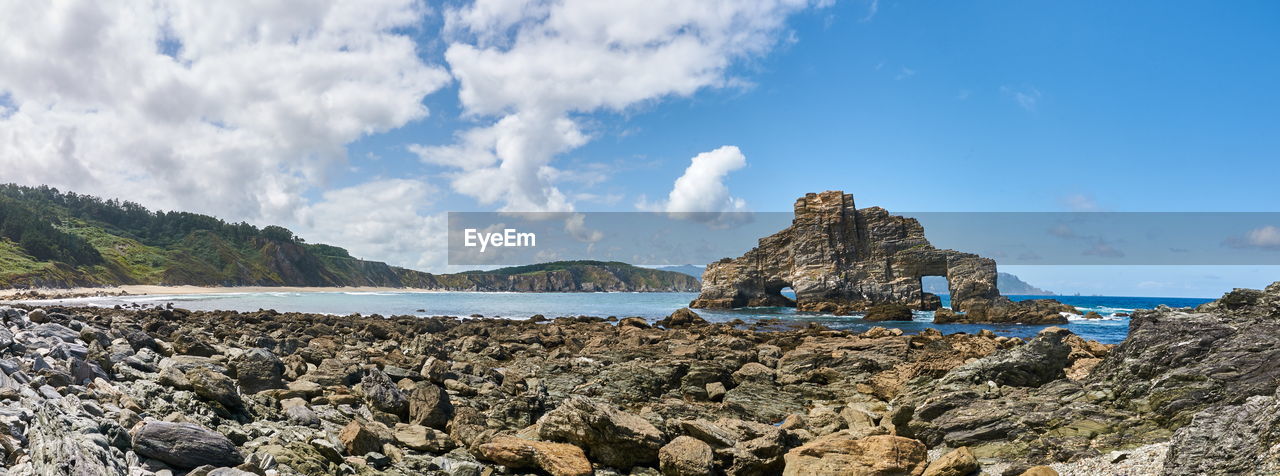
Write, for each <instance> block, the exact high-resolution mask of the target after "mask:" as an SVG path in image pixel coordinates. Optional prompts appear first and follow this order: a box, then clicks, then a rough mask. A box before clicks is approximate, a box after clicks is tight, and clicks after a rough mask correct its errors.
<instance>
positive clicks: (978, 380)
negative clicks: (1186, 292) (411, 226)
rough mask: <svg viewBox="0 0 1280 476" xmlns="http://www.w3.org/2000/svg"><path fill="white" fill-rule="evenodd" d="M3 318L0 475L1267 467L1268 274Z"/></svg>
mask: <svg viewBox="0 0 1280 476" xmlns="http://www.w3.org/2000/svg"><path fill="white" fill-rule="evenodd" d="M0 318H2V319H3V324H4V325H3V327H0V370H2V372H0V448H2V449H3V454H2V455H0V456H3V458H4V462H5V466H6V468H7V469H6V470H4V471H5V472H4V473H2V474H77V475H80V474H83V475H90V474H136V475H149V474H157V475H192V476H200V475H244V474H259V475H268V474H279V475H295V474H308V475H311V474H405V475H408V474H448V475H487V474H552V475H588V474H596V475H624V474H634V475H658V474H664V475H710V474H727V475H766V474H794V475H801V474H883V475H889V474H903V475H929V476H938V475H966V474H977V473H979V472H981V473H984V474H1002V475H1018V474H1031V475H1044V474H1056V473H1061V474H1169V475H1173V474H1256V475H1262V474H1276V472H1277V471H1280V450H1277V449H1276V448H1278V446H1277V443H1280V418H1278V417H1277V416H1276V415H1280V411H1277V410H1280V403H1277V402H1278V401H1280V397H1278V396H1277V393H1276V382H1277V380H1278V378H1280V366H1277V364H1276V362H1280V346H1277V345H1276V344H1277V341H1278V340H1280V337H1277V336H1280V283H1276V284H1273V285H1271V286H1269V287H1268V288H1267V289H1266V290H1265V291H1255V290H1237V291H1235V292H1232V293H1229V294H1228V295H1226V296H1224V297H1223V299H1221V300H1219V301H1215V302H1213V303H1209V304H1206V305H1203V306H1201V307H1200V308H1197V309H1171V308H1160V309H1156V310H1148V311H1139V312H1136V313H1134V315H1133V318H1132V325H1131V335H1130V337H1129V338H1128V339H1127V340H1126V341H1125V342H1123V343H1121V344H1119V345H1118V346H1113V345H1103V344H1099V343H1096V342H1091V341H1085V340H1084V339H1081V338H1080V337H1078V336H1075V335H1073V334H1071V333H1070V332H1068V331H1066V330H1063V329H1058V328H1048V329H1045V330H1044V331H1043V332H1041V333H1040V334H1039V335H1037V336H1036V337H1034V338H1032V339H1028V340H1026V341H1024V340H1022V339H1017V338H1008V337H1003V336H997V335H995V334H993V333H991V332H986V331H984V332H981V333H978V334H972V335H967V334H953V335H943V334H941V333H940V332H937V331H934V330H926V331H924V332H921V333H919V334H917V335H903V333H902V332H901V331H899V330H896V329H886V328H875V329H872V330H870V331H867V332H864V333H862V334H854V333H850V332H846V331H834V330H829V329H826V328H824V327H822V326H817V325H808V326H804V327H798V328H787V329H782V330H772V331H757V330H753V329H750V328H747V326H745V325H734V324H708V323H706V322H705V321H703V320H702V319H701V318H700V317H699V316H698V315H697V314H696V313H694V312H692V311H689V310H680V311H678V312H676V313H674V314H673V315H672V316H670V317H668V318H667V319H664V320H662V321H660V322H657V323H654V322H649V321H646V320H644V319H641V318H622V319H617V318H598V317H582V316H579V317H562V318H556V319H546V318H542V317H541V316H535V318H532V319H528V320H521V321H515V320H501V319H484V318H474V319H459V318H454V317H430V318H417V317H410V316H395V317H383V316H377V315H373V316H360V315H353V316H328V315H313V314H296V313H278V312H275V311H260V312H249V313H236V312H222V311H214V312H203V311H186V310H182V309H165V308H151V309H103V308H62V307H43V308H41V307H32V306H29V305H25V304H15V305H13V307H3V308H0ZM886 325H891V323H886ZM1055 470H1056V471H1055Z"/></svg>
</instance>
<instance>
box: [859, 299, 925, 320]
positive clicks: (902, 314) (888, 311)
mask: <svg viewBox="0 0 1280 476" xmlns="http://www.w3.org/2000/svg"><path fill="white" fill-rule="evenodd" d="M913 317H914V316H913V315H912V314H911V308H909V307H907V306H906V305H904V304H897V303H884V304H876V305H874V306H871V307H869V308H867V313H866V315H864V316H862V320H864V321H872V322H880V321H910V320H911V319H912V318H913Z"/></svg>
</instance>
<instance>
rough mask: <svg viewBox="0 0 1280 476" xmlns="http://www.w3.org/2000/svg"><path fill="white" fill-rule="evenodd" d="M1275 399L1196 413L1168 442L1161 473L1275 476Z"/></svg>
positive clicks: (1279, 440) (1279, 409) (1278, 463)
mask: <svg viewBox="0 0 1280 476" xmlns="http://www.w3.org/2000/svg"><path fill="white" fill-rule="evenodd" d="M1277 395H1280V392H1278V393H1277V394H1276V395H1270V396H1254V397H1250V398H1249V399H1248V400H1245V401H1244V402H1243V403H1241V404H1239V405H1218V406H1214V407H1210V408H1208V409H1206V410H1203V411H1201V412H1200V413H1197V414H1196V415H1195V416H1194V417H1193V418H1192V419H1191V422H1190V423H1188V424H1187V426H1184V427H1182V428H1180V429H1178V431H1177V432H1176V433H1174V435H1173V439H1172V440H1170V442H1169V454H1168V456H1166V457H1165V464H1164V474H1280V451H1277V450H1276V448H1277V445H1280V398H1278V397H1277Z"/></svg>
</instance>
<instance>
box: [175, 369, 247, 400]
mask: <svg viewBox="0 0 1280 476" xmlns="http://www.w3.org/2000/svg"><path fill="white" fill-rule="evenodd" d="M183 376H184V377H186V380H187V383H188V384H189V385H190V386H191V389H192V391H194V392H196V395H199V396H201V397H204V398H206V399H209V400H212V401H215V402H218V403H219V404H221V405H222V406H224V407H226V408H227V409H237V408H240V407H242V406H244V401H243V400H241V398H240V393H239V392H237V391H236V384H235V382H233V381H232V380H231V378H230V377H227V376H226V375H223V374H220V373H217V372H214V371H212V370H209V369H207V368H203V367H197V368H194V369H191V370H190V371H188V372H187V373H186V374H185V375H183Z"/></svg>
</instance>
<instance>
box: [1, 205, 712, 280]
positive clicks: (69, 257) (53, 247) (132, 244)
mask: <svg viewBox="0 0 1280 476" xmlns="http://www.w3.org/2000/svg"><path fill="white" fill-rule="evenodd" d="M125 284H155V285H195V286H377V287H395V288H419V289H432V290H442V291H515V292H520V291H523V292H594V291H639V292H644V291H679V292H691V291H697V290H698V289H699V284H698V282H697V280H696V279H694V278H690V277H689V276H686V275H683V274H680V273H674V272H666V271H658V270H651V269H645V268H639V267H635V266H631V265H628V264H625V263H617V262H599V261H574V262H556V263H544V264H540V265H534V266H531V267H525V268H523V269H522V270H521V271H520V272H509V271H508V270H495V271H492V272H472V273H460V274H432V273H425V272H421V271H415V270H411V269H405V268H400V267H396V266H391V265H388V264H386V263H382V262H378V261H368V260H362V259H358V258H355V257H352V256H351V255H350V254H349V253H348V252H347V250H345V249H342V248H339V247H336V246H330V245H325V244H314V243H307V242H305V241H304V240H302V239H301V238H299V237H297V236H294V234H293V233H292V232H291V231H289V230H288V229H285V228H282V227H279V226H267V227H263V228H258V227H255V226H252V225H249V224H246V223H226V222H224V221H222V220H219V219H217V218H214V217H211V216H207V215H199V214H194V213H182V212H153V211H150V210H147V209H146V208H143V207H141V206H139V205H137V204H132V203H128V202H119V201H115V200H102V199H98V198H96V197H90V196H85V195H77V194H75V193H63V192H59V191H58V190H56V189H52V188H47V187H39V188H32V187H21V186H16V185H0V288H69V287H79V286H85V287H98V286H114V285H125Z"/></svg>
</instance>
